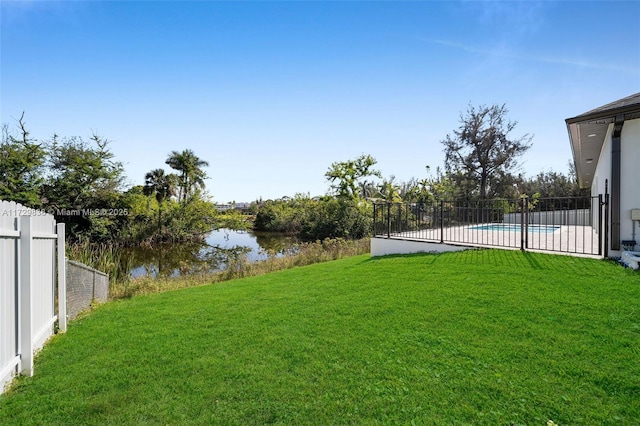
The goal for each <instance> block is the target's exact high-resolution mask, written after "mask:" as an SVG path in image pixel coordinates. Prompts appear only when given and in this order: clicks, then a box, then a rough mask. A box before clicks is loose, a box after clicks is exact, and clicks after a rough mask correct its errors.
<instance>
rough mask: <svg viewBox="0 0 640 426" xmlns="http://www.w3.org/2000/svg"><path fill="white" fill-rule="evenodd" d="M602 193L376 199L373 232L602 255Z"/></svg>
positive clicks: (604, 216) (604, 202) (382, 235)
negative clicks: (423, 200) (404, 200)
mask: <svg viewBox="0 0 640 426" xmlns="http://www.w3.org/2000/svg"><path fill="white" fill-rule="evenodd" d="M608 198H609V195H608V194H600V195H598V196H595V197H562V198H534V197H526V196H523V197H520V198H513V199H492V200H486V199H485V200H433V201H431V202H427V203H386V202H382V203H380V202H376V203H374V205H373V216H374V225H373V226H374V237H376V238H388V239H404V240H412V241H427V242H438V243H450V244H458V245H471V246H479V247H504V248H516V249H518V248H519V249H521V250H542V251H552V252H564V253H574V254H584V255H597V256H604V257H607V246H608V244H607V239H608V235H607V229H608V210H607V206H608Z"/></svg>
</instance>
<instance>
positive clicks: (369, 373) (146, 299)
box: [0, 250, 640, 425]
mask: <svg viewBox="0 0 640 426" xmlns="http://www.w3.org/2000/svg"><path fill="white" fill-rule="evenodd" d="M638 300H640V274H638V273H634V272H631V271H629V270H625V269H622V268H620V267H619V266H616V265H613V264H611V263H607V262H603V261H596V260H591V259H580V258H573V257H567V256H552V255H543V254H536V253H521V252H517V251H500V250H474V251H466V252H458V253H448V254H441V255H415V256H404V257H386V258H379V259H371V258H369V257H368V256H366V255H365V256H356V257H352V258H348V259H343V260H338V261H335V262H327V263H322V264H317V265H312V266H307V267H302V268H294V269H291V270H286V271H281V272H276V273H272V274H267V275H262V276H258V277H250V278H244V279H239V280H234V281H230V282H227V283H220V284H217V285H213V286H201V287H197V288H191V289H185V290H180V291H173V292H164V293H161V294H153V295H148V296H140V297H134V298H131V299H124V300H117V301H114V302H111V303H108V304H106V305H104V306H101V307H99V308H98V309H97V310H96V311H95V312H93V313H92V314H91V315H89V316H87V317H85V318H82V319H80V320H78V321H75V322H72V323H71V325H70V327H69V331H68V332H67V333H66V334H64V335H59V336H57V337H55V338H54V339H53V341H52V342H51V343H50V344H49V345H48V346H46V347H45V348H44V349H43V351H42V353H41V354H40V355H39V356H38V358H37V360H36V365H35V370H36V375H35V376H34V377H32V378H21V379H19V380H18V381H17V384H16V386H15V387H14V388H13V389H12V390H10V391H9V392H8V394H6V395H3V396H0V424H82V425H85V424H88V425H90V424H96V425H98V424H99V425H103V424H120V425H122V424H127V425H128V424H221V425H233V424H238V425H240V424H241V425H246V424H267V423H275V424H321V425H326V424H411V423H415V424H438V425H445V424H447V425H448V424H474V425H475V424H491V425H493V424H501V425H502V424H507V425H508V424H527V425H546V424H547V421H548V420H550V419H551V420H553V421H554V422H555V423H556V424H558V425H566V424H571V425H580V424H582V425H594V424H598V425H606V424H611V425H614V424H615V425H634V424H637V421H638V419H639V418H640V365H639V364H638V362H637V360H638V354H639V353H640V309H638Z"/></svg>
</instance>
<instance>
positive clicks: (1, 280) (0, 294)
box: [0, 201, 20, 392]
mask: <svg viewBox="0 0 640 426" xmlns="http://www.w3.org/2000/svg"><path fill="white" fill-rule="evenodd" d="M17 208H18V207H17V204H16V203H8V202H6V201H0V392H1V391H2V389H3V388H4V385H5V383H6V382H7V381H9V379H10V378H11V376H13V375H15V374H16V373H17V372H18V366H19V362H20V357H19V356H18V352H19V349H18V288H17V277H18V269H17V247H18V238H17V237H18V235H19V232H18V219H17V216H16V215H14V214H12V212H14V211H17Z"/></svg>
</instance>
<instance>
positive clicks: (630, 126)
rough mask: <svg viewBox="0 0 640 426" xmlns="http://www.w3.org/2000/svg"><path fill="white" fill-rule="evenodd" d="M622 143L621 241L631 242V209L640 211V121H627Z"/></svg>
mask: <svg viewBox="0 0 640 426" xmlns="http://www.w3.org/2000/svg"><path fill="white" fill-rule="evenodd" d="M621 142H622V143H621V150H622V166H621V169H622V173H621V183H620V191H621V192H620V239H621V240H631V239H632V233H633V222H632V221H631V209H640V119H638V120H629V121H625V123H624V126H622V135H621ZM639 225H640V224H639V223H638V222H636V235H635V240H636V242H639V241H638V240H640V229H639V228H640V226H639Z"/></svg>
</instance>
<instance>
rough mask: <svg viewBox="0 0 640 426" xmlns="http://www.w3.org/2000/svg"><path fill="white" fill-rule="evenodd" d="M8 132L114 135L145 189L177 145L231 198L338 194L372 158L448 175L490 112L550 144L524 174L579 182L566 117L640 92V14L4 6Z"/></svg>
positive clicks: (618, 10) (530, 5)
mask: <svg viewBox="0 0 640 426" xmlns="http://www.w3.org/2000/svg"><path fill="white" fill-rule="evenodd" d="M1 12H2V17H1V23H2V30H1V40H0V43H1V64H0V66H1V73H2V74H1V95H0V100H1V107H0V114H1V121H2V123H7V124H9V125H10V126H11V127H12V128H13V129H15V124H16V119H17V118H19V117H20V114H21V113H22V111H24V112H25V120H26V123H27V126H28V128H29V129H30V130H31V133H32V137H34V138H36V139H38V140H41V141H46V140H49V139H50V138H51V136H52V135H53V134H54V133H57V134H58V135H60V136H82V137H83V138H86V139H88V137H89V136H90V135H91V133H92V132H96V133H98V134H99V135H101V136H103V137H105V138H107V139H109V140H111V141H112V143H111V148H112V151H113V152H114V153H115V155H116V157H117V159H119V160H120V161H122V162H123V163H124V165H125V170H126V174H127V177H128V182H129V184H142V183H143V181H144V175H145V173H146V172H147V171H149V170H151V169H155V168H159V167H164V168H167V169H168V166H166V165H165V160H166V158H167V155H168V154H169V152H171V151H172V150H183V149H185V148H190V149H192V150H193V151H194V152H195V153H196V154H197V155H198V156H199V157H201V158H202V159H204V160H206V161H208V162H209V163H210V166H209V167H208V169H207V170H206V171H207V173H208V175H209V177H210V179H209V180H207V187H208V190H209V192H210V194H211V195H212V196H213V198H214V201H216V202H227V201H231V200H236V201H238V202H239V201H252V200H255V199H257V198H258V197H262V198H264V199H267V198H278V197H281V196H284V195H289V196H291V195H294V194H295V193H297V192H302V193H310V194H311V195H312V196H314V195H322V194H324V193H326V192H327V190H328V187H329V185H328V183H327V182H326V180H325V178H324V173H325V172H326V171H327V169H328V167H329V166H330V165H331V163H332V162H334V161H344V160H348V159H353V158H356V157H358V156H359V155H361V154H371V155H372V156H374V157H375V158H376V159H377V160H378V168H379V169H380V170H381V171H382V173H383V175H384V176H386V177H388V176H390V175H395V176H396V178H397V179H399V180H403V181H406V180H408V179H410V178H411V177H416V178H422V177H425V176H427V172H426V170H425V166H426V165H429V166H431V168H432V170H433V169H435V168H436V167H437V166H442V165H443V160H444V155H443V152H442V144H441V143H440V141H441V140H442V139H443V138H444V137H445V136H446V134H447V133H451V132H452V131H453V130H454V129H455V128H456V127H457V126H458V125H459V117H460V112H461V111H464V110H466V108H467V105H469V103H471V104H473V105H476V106H477V105H482V104H486V105H491V104H503V103H504V104H506V106H507V108H508V109H509V118H510V119H512V120H515V121H518V125H517V127H516V129H515V131H514V133H513V136H521V135H523V134H525V133H529V134H534V139H533V147H532V148H531V149H530V150H529V152H528V153H527V154H526V155H525V156H524V157H523V168H522V171H523V172H524V173H525V174H527V175H529V176H532V175H535V174H537V173H538V172H540V171H547V170H555V171H558V172H563V173H566V172H567V170H568V169H567V163H568V161H569V160H570V158H571V149H570V146H569V140H568V136H567V130H566V126H565V124H564V119H565V118H568V117H573V116H576V115H579V114H581V113H583V112H586V111H588V110H590V109H592V108H595V107H598V106H601V105H604V104H606V103H608V102H611V101H614V100H617V99H619V98H622V97H625V96H628V95H631V94H633V93H637V92H640V2H638V1H629V2H611V1H607V2H605V1H602V2H577V1H564V2H552V1H543V2H533V1H531V2H529V1H523V2H476V1H463V2H457V1H451V2H431V1H424V2H395V1H394V2H380V1H379V2H268V1H265V2H209V1H199V2H171V1H164V2H148V1H137V2H126V1H110V2H100V1H67V2H64V1H16V2H13V1H4V0H3V1H2V2H1Z"/></svg>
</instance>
